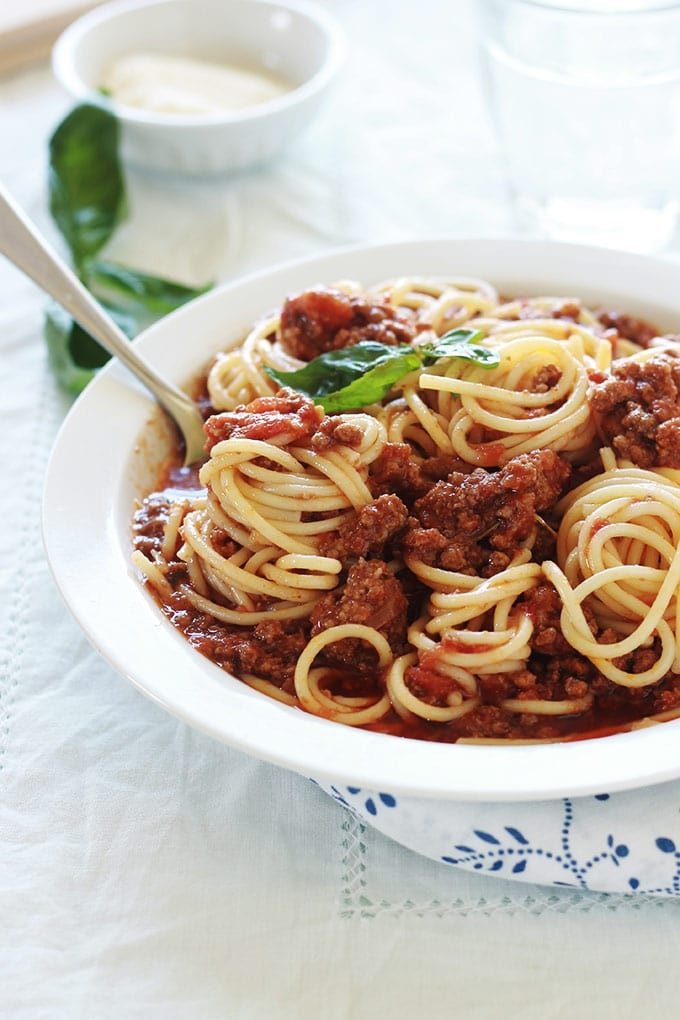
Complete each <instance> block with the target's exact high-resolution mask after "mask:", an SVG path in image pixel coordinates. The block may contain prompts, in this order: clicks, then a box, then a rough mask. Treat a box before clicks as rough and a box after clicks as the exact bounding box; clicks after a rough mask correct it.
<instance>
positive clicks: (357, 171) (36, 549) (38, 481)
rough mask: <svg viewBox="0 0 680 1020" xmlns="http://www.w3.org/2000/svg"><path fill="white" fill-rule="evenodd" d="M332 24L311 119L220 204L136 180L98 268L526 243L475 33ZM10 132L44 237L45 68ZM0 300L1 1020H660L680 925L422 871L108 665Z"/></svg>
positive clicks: (2, 149) (13, 277)
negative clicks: (80, 585) (329, 54)
mask: <svg viewBox="0 0 680 1020" xmlns="http://www.w3.org/2000/svg"><path fill="white" fill-rule="evenodd" d="M326 6H327V7H328V8H329V9H331V10H334V11H335V12H336V13H337V14H338V16H339V17H340V18H341V20H342V21H344V23H345V24H346V27H347V30H348V32H349V35H350V38H351V41H352V55H351V59H350V63H349V66H348V68H347V70H346V73H345V76H344V79H343V81H342V84H341V86H340V88H339V89H338V91H337V93H336V94H335V96H334V98H333V100H332V101H331V103H330V104H329V106H328V107H327V109H326V112H325V115H324V117H323V118H321V119H320V120H319V121H317V123H316V124H314V125H313V126H312V127H311V128H310V130H309V131H308V132H307V133H306V134H305V135H304V137H303V138H301V139H300V140H299V141H297V142H296V143H294V145H293V146H292V147H291V148H290V150H289V151H288V152H287V154H286V155H285V157H282V158H281V159H280V160H278V161H277V162H276V163H275V164H274V165H273V166H272V167H269V168H267V169H263V170H259V171H257V172H254V173H252V174H245V175H242V176H240V177H239V178H237V179H235V180H232V181H230V182H222V183H220V184H216V183H212V184H201V185H197V184H192V185H188V184H186V183H181V182H169V181H161V180H160V179H157V178H152V177H145V176H144V175H142V174H132V173H131V174H130V175H129V177H128V186H129V190H130V196H131V210H132V215H131V219H130V221H129V224H128V225H127V226H126V227H125V228H123V229H122V230H121V231H120V233H119V234H118V235H117V237H116V239H115V241H114V245H113V251H112V254H115V255H117V256H118V257H119V258H121V259H123V260H127V261H128V262H130V263H135V264H137V265H138V266H139V267H140V268H148V269H150V270H151V271H154V272H158V273H164V272H165V273H168V274H170V275H172V276H178V277H180V278H183V279H184V280H185V281H186V282H192V281H193V282H202V281H203V280H204V279H206V278H209V277H212V276H217V277H218V278H220V279H229V278H232V277H234V276H236V275H238V274H241V273H243V272H247V271H249V270H252V269H256V268H260V267H265V266H268V265H271V264H273V263H276V262H280V261H282V260H285V259H288V258H290V257H294V256H299V255H305V254H312V253H314V252H317V251H320V250H323V249H327V248H329V247H331V246H335V245H339V244H346V243H351V242H358V241H381V240H396V239H408V238H420V237H427V236H434V235H442V234H449V235H456V236H484V235H486V236H492V235H500V234H508V233H509V232H511V231H512V230H513V224H512V219H511V216H510V213H509V210H508V206H507V203H506V199H505V193H504V186H503V179H502V173H501V168H500V165H499V161H498V159H497V156H496V152H495V148H494V141H493V137H492V134H491V130H490V126H489V123H488V121H487V118H486V114H485V112H484V107H483V102H482V96H481V90H480V87H479V84H478V80H477V77H476V74H475V53H474V19H473V17H472V4H471V3H466V2H462V3H453V4H451V3H447V2H445V0H441V2H440V0H424V2H421V3H419V4H412V3H409V2H408V0H400V2H394V3H392V4H390V5H389V6H388V5H382V4H380V5H379V4H378V3H373V4H370V5H369V4H361V3H360V2H359V0H344V2H341V0H337V2H333V0H326ZM0 103H1V104H2V105H1V106H0V176H1V177H2V178H3V180H4V182H5V184H6V185H7V186H8V187H9V189H10V190H11V191H12V192H13V194H14V195H15V197H16V198H17V199H18V200H19V202H20V203H21V204H22V205H23V206H24V208H26V209H27V210H28V212H29V213H30V214H31V215H32V216H33V217H34V219H35V220H36V221H37V222H38V223H39V224H40V225H41V226H42V227H43V228H44V229H45V230H46V231H47V232H48V233H52V234H53V227H52V225H51V223H50V221H49V217H48V214H47V208H46V203H45V170H46V142H47V138H48V137H49V134H50V132H51V130H52V129H53V127H54V126H55V125H56V123H57V122H58V121H59V119H60V118H61V116H62V115H63V114H64V113H65V112H66V111H67V110H68V108H69V103H68V100H67V99H66V97H65V96H64V95H63V94H62V93H61V92H60V91H59V89H58V88H57V86H56V85H55V83H54V81H53V79H52V77H51V74H50V71H49V69H48V68H47V67H44V66H39V67H35V68H31V69H28V70H24V71H22V72H20V73H17V74H15V75H14V76H12V77H7V78H5V79H0ZM0 295H1V298H2V300H1V301H0V347H1V350H2V360H1V362H0V364H1V365H2V401H1V403H0V436H1V444H2V445H1V449H2V461H1V464H2V519H3V527H2V528H1V529H0V543H1V546H0V581H1V590H0V632H1V633H2V667H1V668H2V673H1V676H0V1016H2V1017H3V1020H4V1018H5V1017H6V1018H8V1020H10V1018H11V1020H38V1018H45V1020H109V1018H110V1020H113V1018H116V1020H118V1018H124V1020H137V1018H140V1020H141V1018H145V1020H146V1018H149V1020H152V1018H158V1020H185V1018H192V1020H193V1018H198V1020H218V1018H220V1020H221V1018H229V1020H279V1018H285V1020H288V1018H291V1020H312V1018H313V1020H317V1018H323V1020H344V1018H357V1020H359V1018H361V1020H363V1018H369V1017H371V1018H372V1017H374V1016H382V1015H392V1016H394V1017H410V1016H429V1017H432V1018H444V1017H447V1018H448V1017H465V1018H466V1020H468V1018H482V1020H487V1018H491V1020H495V1018H501V1017H503V1018H507V1017H513V1018H514V1017H518V1018H522V1020H524V1018H526V1020H534V1018H535V1020H551V1018H565V1017H569V1018H573V1020H578V1018H590V1017H598V1018H604V1020H606V1018H610V1017H611V1018H614V1017H616V1018H626V1017H631V1018H632V1017H636V1018H637V1017H639V1016H641V1015H645V1016H648V1017H652V1016H654V1017H656V1016H658V1017H661V1016H665V1015H669V1016H673V1015H676V1014H677V984H678V978H677V976H676V971H677V952H678V944H679V942H680V902H678V901H677V900H676V899H673V898H672V897H659V898H657V897H652V896H643V897H641V896H635V895H606V894H601V893H587V892H582V891H578V890H574V889H565V890H559V889H555V888H550V887H547V886H545V887H544V886H534V885H528V884H526V883H520V882H510V881H504V880H502V879H500V878H495V877H489V876H487V875H484V876H482V875H479V874H472V873H469V872H466V871H464V870H460V869H458V868H454V867H447V866H445V865H441V864H436V863H434V862H431V861H428V860H426V859H424V858H422V857H419V856H417V855H416V854H413V853H411V852H409V851H407V850H404V849H401V848H400V847H398V846H397V845H396V844H395V843H393V842H392V841H391V840H388V839H387V838H385V837H383V836H381V835H379V834H378V833H376V832H375V831H374V830H372V829H371V828H370V827H368V826H366V825H365V824H364V823H363V822H362V821H361V820H359V819H358V818H357V817H355V816H354V815H353V814H352V813H350V812H349V811H347V810H346V809H345V808H344V807H343V806H342V805H341V804H339V803H337V802H336V801H334V800H332V799H331V798H330V797H328V796H326V795H325V794H324V793H323V792H322V791H321V790H320V789H318V788H317V787H315V786H314V785H313V784H311V783H310V782H309V781H307V780H305V779H303V778H301V777H299V776H296V775H292V774H289V773H287V772H285V771H281V770H279V769H276V768H274V767H271V766H269V765H266V764H262V763H260V762H258V761H255V760H253V759H251V758H249V757H246V756H244V755H242V754H239V753H237V752H234V751H232V750H230V749H229V748H226V747H223V746H221V745H219V744H217V743H215V742H213V741H211V740H210V739H208V738H207V737H204V736H202V735H201V734H198V733H196V732H193V731H191V730H190V729H188V728H187V727H186V726H184V725H183V724H181V723H179V722H177V721H176V720H175V719H173V718H171V717H169V716H168V715H166V714H164V713H163V712H162V711H161V710H160V709H159V708H158V707H157V706H155V705H154V704H151V703H150V702H148V701H146V700H145V699H144V698H143V697H142V696H141V695H140V694H138V693H137V692H136V691H135V690H134V689H133V688H132V687H131V686H129V685H128V684H127V683H126V681H125V680H123V679H122V678H120V677H119V676H117V675H116V674H115V673H114V672H113V671H112V670H111V669H110V668H109V667H108V666H107V665H106V664H105V663H104V662H103V661H101V659H100V658H99V657H98V655H97V654H96V652H95V651H93V650H92V649H91V648H90V647H89V645H88V643H87V641H86V640H85V638H84V637H83V635H82V634H81V632H80V630H79V628H78V626H77V625H76V624H75V623H74V622H73V621H72V620H71V618H70V617H69V615H68V613H67V611H66V610H65V608H64V607H63V605H62V603H61V601H60V599H59V597H58V595H57V593H56V590H55V587H54V585H53V583H52V581H51V579H50V576H49V574H48V570H47V567H46V564H45V560H44V555H43V552H42V547H41V540H40V519H39V509H40V496H41V485H42V479H43V474H44V469H45V464H46V460H47V456H48V453H49V449H50V445H51V442H52V440H53V437H54V435H55V433H56V430H57V428H58V426H59V423H60V421H61V419H62V418H63V415H64V413H65V410H66V408H67V406H68V400H67V398H66V397H65V396H64V395H63V394H62V393H60V392H59V390H58V388H57V387H56V385H55V382H54V380H53V378H52V376H51V374H50V371H49V369H48V367H47V363H46V353H45V347H44V342H43V339H42V333H41V328H42V309H43V298H42V296H41V295H40V294H39V293H38V292H37V290H36V288H35V287H33V285H32V284H30V283H28V282H27V281H26V280H25V279H23V278H22V277H21V276H20V275H19V274H18V272H17V271H15V270H14V269H13V268H12V267H11V266H10V265H9V264H8V263H6V262H4V261H3V262H0ZM641 796H644V795H641ZM677 801H678V811H680V792H679V793H678V798H677ZM634 810H635V808H634V804H633V805H632V806H631V811H633V812H634Z"/></svg>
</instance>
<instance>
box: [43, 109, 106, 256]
mask: <svg viewBox="0 0 680 1020" xmlns="http://www.w3.org/2000/svg"><path fill="white" fill-rule="evenodd" d="M48 187H49V205H50V212H51V213H52V216H53V217H54V220H55V222H56V224H57V226H58V227H59V230H60V231H61V233H62V234H63V236H64V239H65V240H66V243H67V244H68V246H69V249H70V251H71V255H72V258H73V262H74V264H75V267H76V269H77V270H78V272H79V273H82V271H83V269H84V266H85V264H86V262H87V260H88V259H91V258H93V257H94V256H95V255H96V254H97V252H99V251H100V250H101V248H103V246H104V245H105V244H106V242H107V241H108V240H109V238H110V237H111V235H112V233H113V231H114V230H115V228H116V226H117V225H118V223H119V222H120V220H121V219H122V218H123V215H124V206H125V187H124V181H123V173H122V170H121V165H120V161H119V158H118V122H117V120H116V118H115V117H114V116H113V115H112V114H111V113H109V112H108V111H106V110H103V109H101V108H100V107H98V106H88V105H85V106H77V107H76V108H75V109H74V110H72V111H71V113H70V114H69V115H68V116H67V117H66V118H65V119H64V120H63V121H62V122H61V124H59V126H58V127H57V129H56V130H55V132H54V134H53V135H52V137H51V139H50V142H49V177H48Z"/></svg>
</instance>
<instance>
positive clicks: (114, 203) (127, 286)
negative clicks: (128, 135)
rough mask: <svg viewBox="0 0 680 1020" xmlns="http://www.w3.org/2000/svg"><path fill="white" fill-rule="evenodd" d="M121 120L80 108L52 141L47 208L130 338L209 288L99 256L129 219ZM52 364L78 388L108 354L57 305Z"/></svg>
mask: <svg viewBox="0 0 680 1020" xmlns="http://www.w3.org/2000/svg"><path fill="white" fill-rule="evenodd" d="M118 142H119V129H118V121H117V120H116V118H115V117H114V116H113V114H111V113H109V112H108V111H107V110H104V109H102V108H101V107H98V106H90V105H83V106H78V107H76V108H75V109H74V110H72V111H71V113H69V114H68V116H67V117H65V119H64V120H63V121H62V122H61V124H59V126H58V127H57V128H56V130H55V131H54V133H53V135H52V137H51V138H50V142H49V173H48V187H49V207H50V212H51V214H52V218H53V219H54V222H55V223H56V225H57V227H58V228H59V231H60V232H61V234H62V236H63V238H64V240H65V241H66V244H67V245H68V248H69V251H70V253H71V258H72V260H73V266H74V269H75V271H76V273H77V274H78V276H79V277H80V279H81V281H82V282H83V283H84V284H85V286H86V287H87V288H88V290H90V291H91V292H92V293H93V294H94V295H95V297H96V298H97V299H98V300H99V301H100V302H101V304H102V305H103V306H104V307H105V308H106V309H107V311H108V312H109V314H110V315H111V316H112V318H113V319H115V321H116V322H117V323H118V325H119V326H120V327H121V329H122V330H123V331H124V332H125V333H126V335H127V336H129V337H130V338H132V337H134V336H136V335H137V333H139V332H140V330H142V329H145V328H146V327H147V326H149V325H151V323H153V322H155V321H156V320H157V319H159V318H160V317H161V316H163V315H166V314H167V313H168V312H171V311H173V310H174V309H175V308H178V307H179V306H180V305H183V304H184V303H185V302H187V301H190V300H191V299H192V298H194V297H197V296H198V295H199V294H202V293H204V292H205V291H206V290H208V289H209V286H210V285H209V286H207V287H200V288H196V287H186V286H184V285H183V284H181V283H176V282H174V281H170V280H165V279H163V278H162V277H157V276H152V275H150V274H148V273H142V272H138V271H137V270H134V269H129V268H128V267H126V266H121V265H118V264H117V263H113V262H110V261H106V260H102V259H99V258H98V255H99V253H100V252H101V251H102V249H103V248H104V246H105V245H106V243H107V242H108V241H109V240H110V238H111V237H112V235H113V233H114V232H115V230H116V228H117V227H118V226H119V225H120V224H121V223H122V222H123V220H124V219H125V216H126V205H127V202H126V192H125V180H124V176H123V171H122V167H121V164H120V159H119V156H118ZM45 339H46V341H47V349H48V355H49V360H50V364H51V366H52V369H53V371H54V373H55V375H56V376H57V379H58V380H59V382H60V384H61V385H62V386H63V387H64V388H65V389H67V390H69V391H70V392H72V393H78V392H80V390H82V389H83V388H84V387H85V386H86V385H87V383H88V382H89V381H90V379H91V378H92V376H93V375H94V374H95V372H96V371H97V369H99V368H100V367H101V366H102V365H104V364H105V363H106V362H107V361H108V360H109V355H108V354H107V353H106V352H105V351H104V350H103V349H102V347H100V345H99V344H98V343H97V342H96V340H94V339H93V337H91V336H90V335H89V333H87V332H86V331H85V330H83V329H82V328H81V327H80V326H79V325H77V323H75V322H73V320H72V319H71V318H70V317H69V316H68V315H67V314H66V313H65V312H63V311H62V310H61V308H59V307H58V306H57V305H56V304H54V303H50V305H49V306H48V310H47V314H46V320H45Z"/></svg>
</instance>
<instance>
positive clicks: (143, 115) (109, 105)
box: [51, 0, 348, 131]
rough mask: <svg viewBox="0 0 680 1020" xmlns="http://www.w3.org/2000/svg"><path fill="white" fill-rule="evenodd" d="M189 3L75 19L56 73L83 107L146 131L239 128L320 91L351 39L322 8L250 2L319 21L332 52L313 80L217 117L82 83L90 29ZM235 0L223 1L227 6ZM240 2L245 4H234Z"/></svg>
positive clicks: (115, 4) (118, 5) (152, 1)
mask: <svg viewBox="0 0 680 1020" xmlns="http://www.w3.org/2000/svg"><path fill="white" fill-rule="evenodd" d="M176 2H185V3H186V2H187V0H109V2H107V3H105V4H103V5H102V6H101V7H94V8H93V9H92V10H90V11H88V12H87V13H85V14H83V15H82V16H81V17H80V18H77V19H76V20H75V21H74V22H72V23H71V24H70V25H69V26H68V27H67V28H65V29H64V31H63V32H62V33H61V35H60V36H59V38H58V39H57V40H56V42H55V44H54V46H53V48H52V55H51V60H52V70H53V73H54V75H55V77H56V78H57V80H58V81H59V82H60V83H61V85H62V86H63V88H64V89H65V90H66V91H67V92H68V93H70V94H71V95H72V96H74V97H77V98H78V99H79V100H80V101H81V102H83V103H86V102H87V103H91V104H92V105H94V106H100V107H103V108H105V109H107V110H110V111H111V112H112V113H114V114H115V115H116V117H117V118H118V119H119V120H121V121H124V122H127V123H130V124H136V125H140V126H148V127H164V128H170V129H172V128H173V127H175V128H182V129H183V130H184V129H186V130H188V131H192V130H194V131H195V130H198V129H200V128H205V127H211V126H215V125H231V124H234V125H237V124H240V123H243V122H245V121H247V122H252V121H256V120H264V119H266V118H267V117H271V116H275V115H276V114H277V113H279V112H282V111H285V110H288V109H289V108H290V107H293V106H297V105H298V104H300V103H303V102H304V101H305V100H306V99H308V98H310V97H312V96H314V95H317V94H318V93H322V92H323V91H324V89H325V88H326V86H327V85H330V83H331V81H332V80H333V78H334V77H335V75H336V74H337V73H338V71H339V70H340V68H341V67H342V65H343V64H344V62H345V60H346V57H347V51H348V46H347V39H346V36H345V32H344V29H343V28H342V26H341V24H340V22H339V21H338V20H337V19H336V18H335V17H334V16H333V15H332V14H330V12H328V11H326V10H324V8H322V7H318V6H317V5H316V4H314V3H311V2H309V0H248V4H249V5H252V6H256V5H257V6H261V7H279V8H280V9H281V10H282V11H287V10H288V11H292V12H294V13H296V14H299V15H302V16H304V17H307V18H309V19H310V20H311V21H313V22H315V23H316V24H317V25H318V26H319V27H320V28H321V29H322V30H323V32H324V33H325V35H326V38H327V40H328V53H327V55H326V58H325V60H324V61H323V63H322V65H321V66H320V67H319V69H318V70H317V71H315V73H314V74H313V75H311V77H309V78H307V79H306V80H305V81H303V82H301V83H300V84H299V85H296V86H294V87H293V88H291V89H289V90H287V91H286V92H284V93H282V94H281V95H279V96H275V97H273V98H272V99H268V100H265V101H264V102H261V103H257V104H254V105H252V106H246V107H242V108H237V109H234V110H225V111H221V112H217V113H196V114H193V113H192V114H179V113H154V112H153V111H146V110H142V109H137V108H136V107H132V106H126V105H124V104H123V103H117V102H116V101H115V100H114V99H112V98H111V97H109V96H107V95H105V94H104V93H100V92H98V91H97V90H96V89H93V88H92V87H91V86H90V85H88V84H87V82H85V81H83V79H82V78H81V77H80V75H79V74H78V73H77V72H76V69H75V62H74V59H73V58H74V53H75V52H76V50H77V49H78V47H79V46H81V45H83V42H84V40H85V39H86V37H87V34H88V33H89V32H90V30H91V29H92V28H94V27H95V26H97V25H100V24H102V23H105V22H106V21H109V20H111V19H112V18H114V17H117V16H118V15H119V14H126V13H128V12H129V11H134V10H137V9H138V8H142V7H162V6H164V5H167V4H172V3H176ZM230 2H232V0H225V5H226V4H228V3H230ZM233 2H238V3H242V2H243V0H233Z"/></svg>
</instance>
